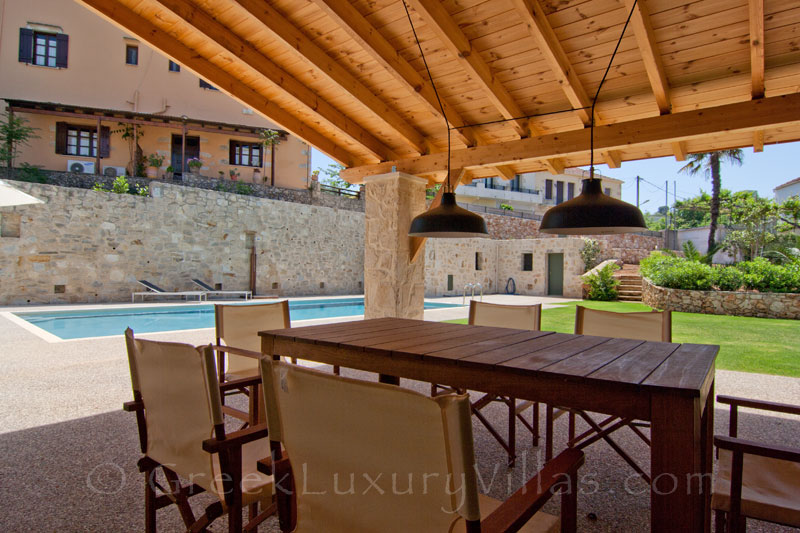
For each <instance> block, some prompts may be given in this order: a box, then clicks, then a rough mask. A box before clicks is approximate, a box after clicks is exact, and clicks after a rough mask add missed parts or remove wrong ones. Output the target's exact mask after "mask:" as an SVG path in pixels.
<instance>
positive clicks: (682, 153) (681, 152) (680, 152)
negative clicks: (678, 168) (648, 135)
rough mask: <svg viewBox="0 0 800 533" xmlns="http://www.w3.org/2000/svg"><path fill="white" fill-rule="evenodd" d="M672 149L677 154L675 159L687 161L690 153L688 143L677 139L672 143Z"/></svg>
mask: <svg viewBox="0 0 800 533" xmlns="http://www.w3.org/2000/svg"><path fill="white" fill-rule="evenodd" d="M672 151H673V153H674V154H675V161H686V156H687V155H688V153H687V151H686V143H685V142H683V141H676V142H674V143H672Z"/></svg>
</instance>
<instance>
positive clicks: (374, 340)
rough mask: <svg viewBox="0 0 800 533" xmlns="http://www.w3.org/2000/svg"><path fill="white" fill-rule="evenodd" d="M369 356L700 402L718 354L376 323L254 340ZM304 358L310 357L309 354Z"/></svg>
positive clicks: (690, 347)
mask: <svg viewBox="0 0 800 533" xmlns="http://www.w3.org/2000/svg"><path fill="white" fill-rule="evenodd" d="M259 335H261V336H262V337H270V338H274V339H275V340H276V341H278V340H281V341H289V342H293V343H304V344H308V345H318V346H320V347H328V348H330V347H334V348H344V349H348V350H353V351H357V352H362V351H363V352H364V353H365V354H368V355H370V356H384V357H392V358H400V359H402V358H410V359H411V360H416V359H431V360H437V361H450V362H451V363H454V364H470V365H485V366H486V367H487V368H486V369H487V371H488V370H503V369H505V370H508V371H514V372H520V373H523V374H524V373H539V374H547V375H555V376H564V377H565V378H569V379H571V380H573V381H574V380H575V379H586V380H591V381H598V380H599V381H601V382H613V383H618V384H624V385H633V386H637V387H641V388H644V389H646V388H657V389H670V390H675V391H681V392H684V393H686V392H690V393H697V394H700V392H701V391H702V389H703V387H704V384H707V383H708V378H709V374H711V373H712V372H713V368H714V360H715V358H716V355H717V353H718V351H719V347H718V346H712V345H705V344H679V343H666V342H649V341H647V342H645V341H640V340H632V339H619V338H609V337H595V336H590V335H572V334H565V333H554V332H551V331H524V330H517V329H511V328H498V327H486V326H469V325H464V324H450V323H444V322H426V321H422V320H411V319H402V318H378V319H370V320H360V321H353V322H339V323H335V324H322V325H319V326H306V327H299V328H287V329H280V330H271V331H262V332H259ZM308 351H309V358H310V359H312V360H313V356H314V349H313V348H312V347H311V346H309V347H308Z"/></svg>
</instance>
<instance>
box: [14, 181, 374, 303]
mask: <svg viewBox="0 0 800 533" xmlns="http://www.w3.org/2000/svg"><path fill="white" fill-rule="evenodd" d="M147 184H148V185H149V186H150V196H149V197H142V196H133V195H129V194H114V193H107V192H97V191H92V190H89V189H82V188H71V187H56V186H53V185H43V184H33V183H22V182H19V183H15V186H17V187H18V188H19V189H21V190H23V191H25V192H27V193H29V194H31V195H33V196H35V197H37V198H39V199H41V200H43V201H44V202H45V203H43V204H37V205H29V206H20V207H14V208H2V209H0V219H2V227H3V236H2V237H0V277H2V279H3V283H2V284H0V305H11V304H26V303H78V302H89V303H91V302H111V301H129V299H130V297H131V292H133V291H140V290H143V288H142V287H141V286H140V285H138V284H137V283H136V280H137V279H147V280H149V281H151V282H153V283H155V284H156V285H159V286H161V287H163V288H164V289H166V290H168V291H175V290H194V289H195V288H196V287H194V286H193V284H192V282H191V278H200V279H203V280H205V281H206V282H208V283H210V284H212V285H214V284H221V286H222V288H223V289H231V290H238V289H247V288H248V284H249V270H250V248H249V246H250V245H251V244H252V243H254V244H255V248H256V260H257V274H256V279H257V284H256V290H257V292H258V293H261V294H265V293H280V294H286V295H315V294H360V293H361V292H363V275H364V274H363V273H364V214H363V213H361V212H358V211H351V210H346V209H334V208H329V207H322V206H315V205H306V204H301V203H290V202H281V201H276V200H270V199H266V198H259V197H256V196H244V195H239V194H230V193H222V192H217V191H212V190H204V189H199V188H193V187H183V186H176V185H172V184H168V183H163V182H156V181H149V182H148V183H147Z"/></svg>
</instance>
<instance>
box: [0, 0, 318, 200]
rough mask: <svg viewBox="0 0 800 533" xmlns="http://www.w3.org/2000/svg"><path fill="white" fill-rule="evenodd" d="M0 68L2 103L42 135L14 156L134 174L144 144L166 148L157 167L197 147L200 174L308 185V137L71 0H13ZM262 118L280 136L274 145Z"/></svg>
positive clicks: (2, 17) (1, 33)
mask: <svg viewBox="0 0 800 533" xmlns="http://www.w3.org/2000/svg"><path fill="white" fill-rule="evenodd" d="M0 70H2V72H3V75H2V76H0V99H4V100H5V101H6V102H5V104H6V105H4V106H3V107H4V108H6V109H5V110H7V111H9V112H11V113H13V114H16V115H17V116H21V117H24V118H25V119H26V120H27V121H28V122H27V125H29V126H32V127H34V128H36V132H35V134H36V135H37V136H38V137H37V138H34V139H32V140H31V141H30V142H29V143H28V145H26V146H21V147H20V148H21V153H20V155H19V157H18V158H17V159H16V161H15V164H17V165H19V164H20V163H23V162H25V163H29V164H31V165H34V166H39V167H42V168H45V169H48V170H61V171H65V170H73V171H74V170H76V169H82V171H84V172H87V173H94V174H102V173H105V175H122V174H127V175H131V172H133V171H134V170H135V169H134V168H133V164H132V161H133V160H134V153H135V151H138V153H139V156H138V157H139V159H143V160H144V161H145V162H146V161H147V157H148V156H150V155H153V154H155V155H156V156H159V157H160V158H161V159H162V162H161V165H160V167H159V168H158V170H157V172H156V175H157V176H158V177H162V176H164V174H165V173H166V172H167V170H168V167H172V170H173V171H174V172H175V173H176V174H178V175H180V174H181V172H182V170H186V171H190V170H192V169H189V168H186V169H183V168H182V167H183V164H182V162H184V161H186V160H188V159H190V158H197V159H199V160H200V161H201V162H202V167H201V168H199V169H197V170H195V172H196V173H199V174H202V175H204V176H210V177H214V178H217V177H225V178H228V179H231V178H235V179H238V180H241V181H256V182H261V183H267V184H269V185H275V186H279V187H286V188H297V189H303V188H306V187H307V185H308V180H309V164H310V149H309V146H308V145H307V144H306V143H304V142H303V141H301V140H299V139H297V138H296V137H294V136H291V135H289V134H287V133H286V132H284V131H282V130H280V129H279V128H278V127H277V126H276V125H275V124H273V123H272V122H270V121H268V120H267V119H265V118H264V117H263V116H261V115H259V114H258V113H256V112H254V111H253V109H251V108H250V107H248V106H246V105H243V104H241V103H240V102H238V101H236V100H234V99H233V98H231V97H229V96H228V95H226V94H225V93H223V92H222V91H220V90H218V88H216V87H214V86H213V85H211V84H209V83H207V82H206V81H205V80H203V79H202V78H198V77H197V76H196V75H195V74H194V73H192V72H191V71H189V70H187V69H186V68H185V67H184V66H183V65H181V64H179V63H178V62H176V61H173V60H171V59H170V58H168V57H165V56H163V55H161V54H160V53H159V52H157V51H155V50H153V49H152V48H150V47H149V46H147V45H146V44H145V43H143V42H140V41H139V40H138V39H136V38H134V37H132V36H130V35H128V34H126V33H125V32H123V31H122V30H121V29H119V28H118V27H116V26H114V25H113V24H111V23H109V22H106V21H105V20H103V19H101V18H100V17H97V16H96V15H95V14H93V13H92V12H90V11H88V10H87V9H86V8H84V7H82V6H80V5H78V4H76V3H74V2H63V1H61V0H29V1H26V2H6V3H5V4H4V9H3V10H2V11H0ZM265 129H266V130H275V131H277V132H278V134H279V135H280V142H279V144H277V145H276V146H274V147H273V148H270V147H269V146H265V145H264V143H263V142H262V141H261V138H260V133H261V132H262V131H263V130H265ZM134 139H135V141H136V143H134ZM137 144H138V149H137V148H136V145H137ZM141 170H142V169H141V167H140V168H139V169H138V172H137V174H140V173H141Z"/></svg>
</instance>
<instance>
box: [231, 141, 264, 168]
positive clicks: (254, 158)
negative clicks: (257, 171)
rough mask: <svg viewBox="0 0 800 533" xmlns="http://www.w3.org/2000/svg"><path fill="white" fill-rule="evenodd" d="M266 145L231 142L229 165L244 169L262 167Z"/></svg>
mask: <svg viewBox="0 0 800 533" xmlns="http://www.w3.org/2000/svg"><path fill="white" fill-rule="evenodd" d="M263 149H264V145H262V144H261V143H252V142H245V141H234V140H231V142H230V149H229V154H228V164H230V165H240V166H243V167H260V166H261V159H262V155H263Z"/></svg>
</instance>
